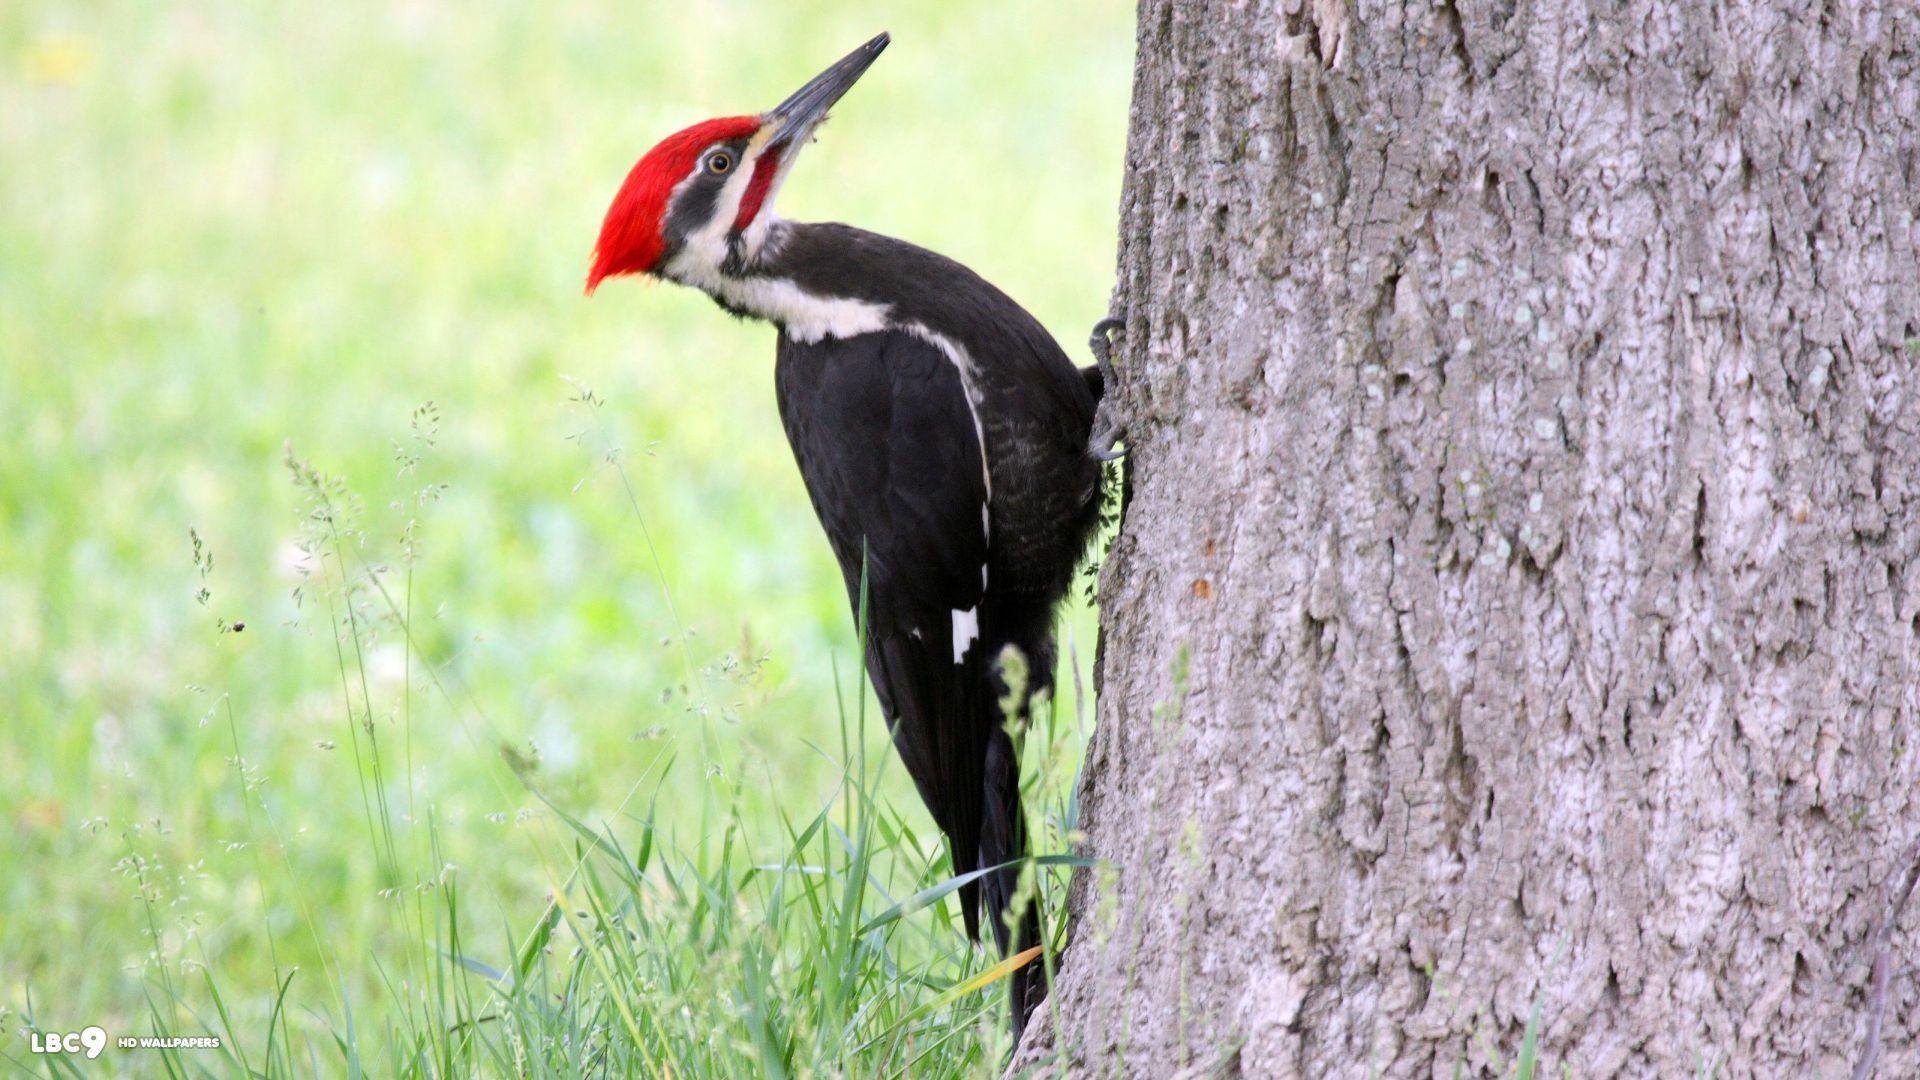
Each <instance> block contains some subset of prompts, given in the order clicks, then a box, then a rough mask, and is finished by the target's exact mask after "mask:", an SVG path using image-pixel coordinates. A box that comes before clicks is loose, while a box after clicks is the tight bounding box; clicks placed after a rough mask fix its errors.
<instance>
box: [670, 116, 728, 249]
mask: <svg viewBox="0 0 1920 1080" xmlns="http://www.w3.org/2000/svg"><path fill="white" fill-rule="evenodd" d="M746 147H747V140H745V139H735V140H733V141H732V142H727V143H721V144H720V145H719V146H717V147H709V148H707V149H706V150H704V151H702V152H701V154H700V157H699V159H698V160H697V161H695V162H694V166H693V179H691V180H688V181H686V184H685V186H684V187H682V188H681V189H680V191H679V193H678V194H677V195H675V196H674V199H673V204H672V205H671V206H669V207H668V208H667V222H666V228H664V229H663V230H661V231H662V233H663V234H664V235H665V237H666V241H667V250H668V251H670V252H672V251H678V250H679V249H680V246H681V245H682V244H683V243H685V242H686V239H687V237H688V236H689V235H691V234H692V233H695V232H698V231H699V229H700V227H701V226H703V225H705V224H706V223H707V222H709V221H711V220H713V215H714V210H715V207H716V206H717V205H718V204H719V202H720V191H721V189H723V188H725V187H726V186H727V181H729V180H732V179H733V174H734V173H735V172H737V171H739V168H740V165H739V161H740V155H741V154H742V153H743V152H744V151H745V150H746ZM716 149H724V150H725V151H727V152H728V153H729V154H732V155H733V160H734V167H733V168H732V169H729V170H728V171H726V172H725V173H721V174H718V175H716V174H714V173H711V172H708V171H707V157H708V155H710V154H712V153H713V151H714V150H716Z"/></svg>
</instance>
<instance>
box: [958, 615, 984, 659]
mask: <svg viewBox="0 0 1920 1080" xmlns="http://www.w3.org/2000/svg"><path fill="white" fill-rule="evenodd" d="M979 637H980V609H979V607H977V606H975V607H970V608H968V609H967V610H965V611H961V610H960V609H959V608H954V609H953V662H954V663H956V664H958V663H962V662H964V661H965V660H966V658H967V650H968V649H971V648H973V643H974V641H975V640H977V639H978V638H979Z"/></svg>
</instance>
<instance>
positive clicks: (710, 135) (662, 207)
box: [587, 116, 764, 294]
mask: <svg viewBox="0 0 1920 1080" xmlns="http://www.w3.org/2000/svg"><path fill="white" fill-rule="evenodd" d="M760 124H761V120H760V118H759V117H757V116H728V117H723V118H721V119H718V120H707V121H704V122H702V123H698V124H695V125H693V126H692V127H690V128H687V129H685V130H684V131H677V132H674V133H673V134H672V135H669V136H667V137H666V138H664V139H662V140H660V142H659V144H658V145H657V146H655V147H654V148H653V149H651V150H649V151H647V154H646V156H645V157H643V158H641V159H640V160H639V162H638V163H636V164H635V165H634V167H633V171H631V172H629V173H627V182H626V183H624V184H622V185H620V193H619V194H617V195H615V196H614V197H613V205H611V206H609V207H607V219H606V221H604V222H602V223H601V225H600V240H599V242H598V243H596V244H595V245H594V248H593V268H592V269H591V270H589V271H588V273H587V292H588V293H589V294H591V293H592V292H593V290H594V289H596V288H598V287H599V285H600V282H601V280H602V279H604V278H609V277H614V276H617V275H619V274H644V273H647V272H648V271H650V270H652V269H653V268H654V266H655V264H657V263H658V262H659V261H660V256H661V253H662V252H664V251H665V250H666V239H665V238H664V237H663V236H662V235H661V231H660V230H661V226H662V225H663V224H664V218H665V217H666V213H667V199H668V197H669V196H671V195H672V194H673V188H674V185H675V184H678V183H679V182H680V181H681V180H684V179H686V176H687V174H688V173H690V172H692V171H693V167H694V164H695V163H696V162H697V161H698V160H699V159H700V154H701V153H702V152H703V151H704V150H706V149H707V147H709V146H712V145H713V144H714V143H717V142H726V141H727V140H729V139H738V138H742V137H744V136H747V135H751V134H753V133H754V132H756V131H758V130H760ZM754 179H755V180H756V181H757V180H758V179H759V177H758V176H756V177H754ZM762 194H764V192H763V193H762Z"/></svg>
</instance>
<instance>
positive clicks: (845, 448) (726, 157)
mask: <svg viewBox="0 0 1920 1080" xmlns="http://www.w3.org/2000/svg"><path fill="white" fill-rule="evenodd" d="M888 40H889V39H888V37H887V35H885V34H881V35H879V36H877V37H875V38H873V39H872V40H871V41H868V42H867V43H866V44H864V45H862V46H861V47H859V48H858V49H855V50H854V51H853V52H851V53H849V54H847V56H845V57H844V58H842V59H841V60H840V61H839V62H837V63H835V64H834V65H833V66H831V67H829V68H828V69H827V70H825V71H823V72H821V73H820V75H818V76H817V77H815V78H814V79H813V80H811V81H809V82H808V83H807V84H806V85H805V86H803V87H801V88H800V90H799V91H798V92H796V93H795V94H793V95H792V96H791V97H789V98H788V99H787V100H786V101H784V102H782V103H781V104H780V105H778V106H776V107H775V108H774V109H773V110H772V111H770V112H768V113H765V114H763V115H761V116H732V117H721V118H718V119H713V120H707V121H704V122H702V123H698V124H695V125H693V126H691V127H688V128H685V129H683V130H681V131H679V132H676V133H674V134H673V135H670V136H668V137H667V138H665V139H663V140H661V141H660V143H658V144H657V145H656V146H654V148H653V149H652V150H649V151H648V152H647V154H646V156H644V157H642V158H641V159H640V161H639V162H638V163H637V164H636V165H635V166H634V167H633V169H632V171H631V172H629V173H628V174H627V179H626V182H625V183H624V184H623V185H622V186H621V189H620V191H619V193H618V194H617V195H615V197H614V201H613V204H612V205H611V206H610V207H609V208H608V210H607V217H606V220H605V221H604V222H603V223H602V225H601V231H600V239H599V242H598V243H597V244H596V245H595V248H594V257H593V263H592V266H591V268H590V270H589V271H588V275H587V290H588V291H589V292H592V291H593V289H594V288H596V287H597V286H598V285H599V284H600V282H602V281H603V280H605V279H606V278H609V277H614V276H618V275H621V274H633V273H642V274H651V275H655V276H658V277H663V278H666V279H669V280H673V281H678V282H680V283H682V284H685V285H689V286H692V287H694V288H697V289H699V290H701V291H702V292H704V293H706V294H707V295H708V296H710V297H712V298H713V299H714V301H715V302H717V303H718V304H720V305H721V306H722V307H723V308H726V309H727V310H728V311H731V312H733V313H735V314H737V315H741V316H747V317H753V318H760V319H765V320H768V321H769V322H772V323H774V324H775V325H776V326H778V327H779V329H780V347H779V354H778V359H777V363H776V368H775V383H776V388H777V391H778V396H779V400H780V418H781V421H782V423H783V424H784V426H785V428H786V432H787V437H788V440H789V442H791V444H792V446H793V453H794V458H795V460H796V461H797V462H798V463H799V465H800V474H801V476H802V477H803V478H804V479H805V481H806V485H807V492H808V494H809V496H810V497H811V498H812V500H813V506H814V510H815V512H816V513H817V514H818V515H819V518H820V524H821V525H822V527H823V528H824V529H825V530H826V533H827V539H828V541H829V543H830V544H831V546H832V548H833V552H834V555H835V556H836V557H837V558H838V560H839V562H840V570H841V573H842V575H843V576H844V577H845V580H846V586H847V597H848V600H849V602H850V604H851V605H852V606H853V608H854V613H855V616H856V618H859V617H860V616H861V615H862V612H861V610H860V609H861V595H862V580H863V577H864V579H865V582H866V586H865V597H866V603H865V613H864V615H865V630H866V657H865V660H866V667H867V673H868V676H869V678H870V679H871V680H872V682H873V687H874V690H875V692H876V693H877V695H878V696H879V699H880V705H881V708H882V710H883V711H884V712H885V714H886V718H887V723H888V726H889V729H890V730H891V732H892V735H893V742H894V745H895V746H896V747H897V748H898V749H899V753H900V757H901V760H902V761H903V762H905V764H906V768H907V772H908V773H909V774H910V775H911V776H912V777H913V782H914V785H915V786H916V787H917V788H918V789H919V792H920V796H921V798H922V799H924V800H925V802H926V804H927V808H928V810H930V811H931V812H932V814H933V818H934V821H935V822H936V823H938V824H939V826H940V829H941V831H942V832H943V833H945V834H946V836H947V839H948V842H949V844H950V845H951V849H952V852H953V865H954V870H955V872H956V873H959V874H967V873H971V872H974V871H976V870H991V871H992V872H990V873H987V874H986V875H985V876H983V877H981V878H979V879H977V880H975V881H973V882H972V883H970V884H969V885H968V886H967V887H965V888H964V889H962V890H961V894H960V900H961V908H962V910H963V912H964V916H965V919H966V925H967V931H968V933H969V934H970V935H971V936H972V937H973V938H974V939H975V940H978V939H979V936H980V923H981V922H982V921H983V920H984V921H985V922H986V923H987V925H988V928H989V929H990V931H991V932H992V934H993V936H994V938H995V940H996V942H997V943H998V945H999V946H1000V948H1001V950H1002V951H1003V952H1016V951H1023V950H1025V949H1028V948H1030V947H1032V946H1033V945H1035V944H1037V943H1038V942H1039V933H1040V926H1039V919H1038V917H1037V909H1036V907H1035V906H1033V905H1029V906H1028V907H1027V909H1026V911H1025V913H1024V915H1023V916H1022V917H1021V918H1020V919H1019V921H1018V925H1017V926H1014V927H1011V928H1009V927H1008V925H1007V919H1006V918H1005V916H1006V915H1007V913H1008V912H1009V910H1010V908H1011V907H1013V906H1014V902H1015V890H1016V888H1017V885H1018V880H1019V877H1020V868H1019V867H1017V866H1009V865H1007V864H1010V863H1013V862H1016V861H1018V860H1020V859H1022V858H1023V857H1024V856H1025V855H1026V854H1027V827H1026V820H1025V817H1024V814H1023V812H1022V810H1021V806H1020V745H1019V743H1020V732H1021V731H1022V730H1024V725H1025V723H1026V720H1027V714H1028V713H1029V712H1030V711H1031V707H1032V705H1031V703H1032V700H1033V698H1034V696H1035V695H1038V694H1040V693H1042V692H1045V691H1048V690H1050V689H1051V687H1052V682H1053V666H1054V643H1053V613H1054V607H1055V605H1056V604H1058V602H1059V601H1060V599H1061V597H1063V596H1064V595H1065V594H1066V591H1067V588H1068V586H1069V585H1070V584H1071V583H1072V580H1073V572H1074V568H1075V566H1076V564H1077V563H1078V562H1079V560H1080V556H1081V555H1082V553H1083V552H1084V550H1085V548H1086V545H1087V542H1088V540H1089V539H1090V537H1091V536H1092V534H1093V532H1094V529H1095V527H1096V526H1097V524H1098V522H1099V517H1100V493H1101V484H1100V479H1101V477H1100V462H1101V461H1102V460H1108V459H1110V458H1111V457H1112V456H1113V455H1112V454H1111V453H1109V448H1110V447H1111V446H1112V445H1113V443H1114V441H1115V439H1116V438H1118V437H1119V432H1120V429H1119V426H1118V424H1117V423H1116V418H1115V417H1114V416H1113V415H1112V410H1111V406H1110V405H1108V404H1106V403H1103V402H1102V401H1101V397H1102V391H1103V388H1104V387H1105V386H1106V385H1107V380H1106V379H1104V378H1102V376H1101V373H1100V371H1099V370H1096V369H1088V370H1086V371H1084V372H1083V371H1080V370H1077V369H1076V368H1075V367H1074V365H1073V364H1072V363H1071V362H1070V361H1069V360H1068V359H1067V356H1066V354H1065V353H1064V352H1062V351H1061V349H1060V347H1059V345H1057V344H1055V343H1054V340H1053V338H1052V337H1051V336H1050V335H1048V333H1047V331H1046V329H1045V328H1043V327H1042V326H1041V325H1040V323H1039V321H1038V320H1036V319H1035V318H1034V317H1033V316H1031V315H1029V314H1028V313H1027V312H1026V311H1025V310H1024V309H1022V308H1021V307H1020V305H1019V304H1016V303H1014V302H1013V301H1012V300H1011V299H1009V298H1008V297H1007V295H1006V294H1005V293H1002V292H1001V291H1000V290H998V289H996V288H994V287H993V286H992V285H990V284H988V283H987V282H986V281H985V280H983V279H982V278H981V277H980V276H979V275H977V274H975V273H974V272H972V271H971V270H968V269H967V268H966V267H964V266H962V265H960V264H959V263H957V262H954V261H953V260H952V259H948V258H946V257H944V256H941V255H936V254H934V253H933V252H931V251H927V250H925V249H924V248H919V247H915V246H914V245H912V244H908V243H904V242H902V241H899V240H893V239H890V238H888V237H884V236H879V235H876V234H874V233H870V232H864V231H862V230H860V229H855V228H851V227H849V226H846V225H805V224H796V223H792V222H787V221H783V220H781V219H780V218H778V217H777V216H776V215H774V214H773V213H772V211H771V203H772V199H773V196H774V193H775V192H776V191H777V190H778V189H779V186H780V183H781V181H782V179H783V178H784V177H785V176H786V175H787V171H788V170H789V169H790V168H791V167H792V163H793V160H794V157H795V156H796V155H797V154H798V152H799V151H800V149H801V148H803V147H805V146H806V145H807V143H808V142H809V141H810V140H811V139H812V137H813V135H814V132H815V131H816V130H817V129H818V127H819V125H820V123H821V122H822V121H823V120H824V119H825V117H826V114H827V110H828V109H829V108H831V107H832V106H833V104H834V103H835V102H836V101H838V100H839V99H840V97H841V95H843V94H844V93H845V92H846V90H847V88H848V87H850V86H852V85H853V83H854V81H855V80H857V79H858V78H859V77H860V75H861V73H863V72H864V71H866V70H867V68H868V67H869V66H870V65H871V64H872V63H873V61H874V58H876V57H877V56H879V54H880V52H881V50H883V49H885V48H886V46H887V42H888ZM1113 326H1114V322H1113V320H1108V321H1107V322H1103V323H1101V325H1100V327H1099V328H1097V329H1096V335H1095V352H1096V355H1097V356H1099V357H1100V358H1101V364H1102V365H1104V364H1105V359H1104V355H1105V354H1104V351H1103V350H1104V346H1105V342H1106V337H1105V335H1106V332H1107V330H1109V329H1111V328H1112V327H1113ZM1009 649H1014V650H1018V652H1019V653H1020V654H1021V655H1022V656H1023V657H1024V659H1025V664H1024V665H1023V667H1024V668H1025V670H1026V676H1025V678H1024V679H1023V680H1021V682H1022V684H1023V690H1024V693H1023V694H1020V695H1015V694H1013V693H1011V692H1010V689H1009V685H1008V683H1009V681H1011V680H1010V679H1009V678H1008V676H1007V672H1008V671H1010V670H1011V669H1010V668H1009V667H1007V666H1005V665H1003V663H1002V658H1003V656H1005V655H1007V650H1009ZM1003 702H1007V703H1009V704H1008V706H1003V704H1002V703H1003ZM1009 706H1010V707H1009ZM1009 712H1011V713H1012V715H1011V716H1009V715H1007V714H1008V713H1009ZM1010 984H1011V991H1012V999H1013V1003H1014V1007H1013V1021H1014V1029H1015V1033H1016V1036H1017V1035H1018V1033H1019V1031H1020V1029H1021V1028H1022V1027H1023V1026H1024V1024H1025V1022H1026V1018H1027V1015H1028V1013H1029V1012H1030V1011H1031V1010H1032V1009H1033V1007H1034V1005H1035V1004H1036V1003H1037V1002H1038V1001H1039V999H1040V998H1041V997H1042V996H1043V995H1044V993H1045V980H1044V977H1043V975H1042V968H1041V966H1040V965H1039V964H1037V963H1030V964H1028V965H1026V966H1025V967H1023V968H1021V969H1019V970H1018V971H1016V972H1015V973H1014V974H1013V976H1012V977H1011V979H1010Z"/></svg>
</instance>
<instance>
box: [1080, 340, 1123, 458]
mask: <svg viewBox="0 0 1920 1080" xmlns="http://www.w3.org/2000/svg"><path fill="white" fill-rule="evenodd" d="M1126 332H1127V320H1126V317H1125V316H1124V315H1108V316H1107V317H1106V318H1104V319H1101V320H1100V321H1099V322H1097V323H1094V324H1093V335H1092V336H1091V337H1089V338H1088V339H1087V348H1088V350H1090V351H1091V352H1092V353H1093V361H1094V363H1095V364H1097V365H1099V367H1100V404H1099V405H1098V406H1096V407H1095V409H1094V412H1093V430H1092V432H1091V433H1090V434H1089V435H1088V436H1087V453H1088V454H1090V455H1092V457H1093V458H1094V460H1096V461H1115V460H1117V459H1119V458H1123V457H1125V456H1126V455H1127V452H1126V450H1125V449H1120V450H1115V449H1114V448H1113V444H1114V443H1117V442H1120V441H1122V440H1123V439H1125V438H1126V437H1127V428H1126V425H1125V424H1123V423H1122V422H1121V421H1120V417H1119V411H1120V410H1119V409H1118V408H1117V407H1115V405H1114V397H1115V396H1116V392H1117V390H1118V389H1119V387H1118V381H1119V380H1118V379H1117V378H1116V377H1115V375H1114V372H1113V335H1114V334H1116V333H1118V334H1121V335H1125V334H1126Z"/></svg>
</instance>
